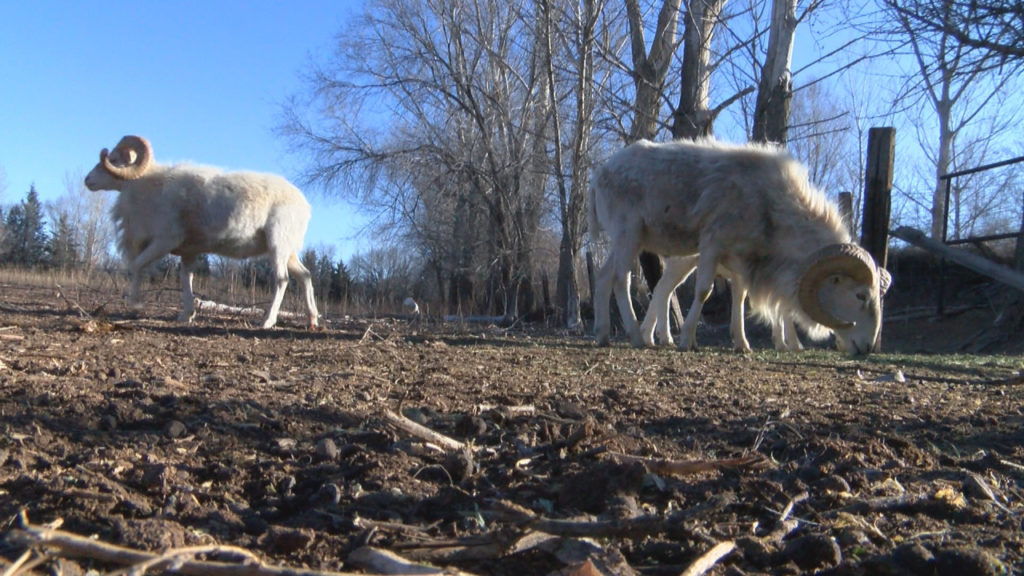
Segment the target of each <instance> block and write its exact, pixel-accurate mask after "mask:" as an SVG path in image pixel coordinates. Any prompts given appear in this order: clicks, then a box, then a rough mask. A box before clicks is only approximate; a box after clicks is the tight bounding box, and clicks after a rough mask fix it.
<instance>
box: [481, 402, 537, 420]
mask: <svg viewBox="0 0 1024 576" xmlns="http://www.w3.org/2000/svg"><path fill="white" fill-rule="evenodd" d="M492 410H493V411H495V412H498V413H500V414H503V415H505V416H507V417H511V416H533V415H534V414H536V413H537V407H536V406H534V405H533V404H524V405H522V406H499V405H497V404H477V405H476V406H475V407H474V408H473V411H474V412H475V413H477V414H483V413H484V412H490V411H492Z"/></svg>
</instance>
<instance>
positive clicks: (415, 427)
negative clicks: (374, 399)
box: [384, 410, 466, 451]
mask: <svg viewBox="0 0 1024 576" xmlns="http://www.w3.org/2000/svg"><path fill="white" fill-rule="evenodd" d="M384 419H385V420H386V421H387V422H388V423H389V424H391V425H392V426H395V427H396V428H398V429H399V430H401V431H403V432H405V433H406V434H409V435H412V436H415V437H416V438H419V439H421V440H426V441H427V442H432V443H434V444H437V445H439V446H442V447H443V448H444V449H445V450H448V451H456V450H463V449H465V448H466V444H465V443H463V442H459V441H458V440H456V439H454V438H450V437H448V436H445V435H444V434H441V433H440V432H435V431H433V430H431V429H430V428H427V427H426V426H424V425H422V424H418V423H416V422H413V421H412V420H409V419H408V418H406V417H405V416H402V415H401V414H396V413H394V412H392V411H391V410H385V411H384Z"/></svg>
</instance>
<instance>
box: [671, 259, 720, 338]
mask: <svg viewBox="0 0 1024 576" xmlns="http://www.w3.org/2000/svg"><path fill="white" fill-rule="evenodd" d="M717 260H718V250H717V249H709V250H703V251H702V252H701V253H700V257H699V258H698V259H697V280H696V282H695V283H694V286H693V304H691V305H690V311H689V312H688V313H687V314H686V320H684V321H683V325H682V326H681V327H680V328H679V349H680V350H696V349H697V322H698V321H699V320H700V314H701V310H703V308H704V302H705V301H706V300H707V299H708V296H710V295H711V288H712V286H714V283H715V272H716V270H715V268H716V264H717Z"/></svg>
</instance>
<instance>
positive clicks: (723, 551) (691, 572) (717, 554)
mask: <svg viewBox="0 0 1024 576" xmlns="http://www.w3.org/2000/svg"><path fill="white" fill-rule="evenodd" d="M735 548H736V543H735V542H733V541H731V540H730V541H727V542H719V543H718V544H715V546H714V547H713V548H712V549H711V550H708V551H707V552H705V553H704V554H703V555H702V556H701V557H700V558H697V559H696V560H694V561H693V563H692V564H690V565H689V566H688V567H687V568H686V570H684V571H683V573H682V574H681V575H680V576H700V575H701V574H703V573H705V572H707V571H708V570H710V569H711V568H713V567H714V565H715V564H717V563H718V561H719V560H721V559H722V558H725V556H726V555H727V554H729V553H730V552H732V551H733V549H735Z"/></svg>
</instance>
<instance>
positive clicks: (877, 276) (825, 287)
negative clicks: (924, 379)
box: [797, 244, 892, 355]
mask: <svg viewBox="0 0 1024 576" xmlns="http://www.w3.org/2000/svg"><path fill="white" fill-rule="evenodd" d="M808 262H809V264H808V265H807V269H806V270H805V271H804V273H803V275H802V276H801V277H800V285H799V288H798V290H797V295H798V298H799V301H800V306H801V308H803V310H804V312H805V313H806V314H807V316H808V317H809V318H810V319H811V320H813V321H815V322H817V323H819V324H821V325H823V326H826V327H828V328H830V329H831V330H832V331H833V332H835V335H836V345H837V347H839V349H840V350H846V351H848V352H849V353H850V354H853V355H860V354H867V353H869V352H871V351H872V350H874V349H875V347H876V343H877V342H878V334H879V332H880V331H881V326H882V296H883V295H884V294H885V291H886V290H888V289H889V284H890V283H891V282H892V277H891V276H889V273H888V272H887V271H886V270H885V269H884V268H879V267H878V266H877V265H876V264H875V261H874V259H873V258H872V257H871V255H870V254H868V252H867V251H866V250H864V249H863V248H861V247H860V246H857V245H856V244H833V245H831V246H826V247H824V248H822V249H821V250H818V251H817V252H816V253H814V254H812V255H811V256H810V257H809V258H808Z"/></svg>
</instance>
